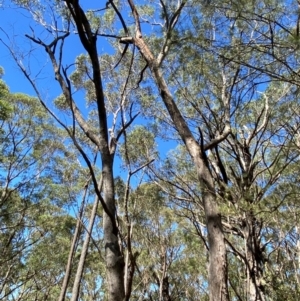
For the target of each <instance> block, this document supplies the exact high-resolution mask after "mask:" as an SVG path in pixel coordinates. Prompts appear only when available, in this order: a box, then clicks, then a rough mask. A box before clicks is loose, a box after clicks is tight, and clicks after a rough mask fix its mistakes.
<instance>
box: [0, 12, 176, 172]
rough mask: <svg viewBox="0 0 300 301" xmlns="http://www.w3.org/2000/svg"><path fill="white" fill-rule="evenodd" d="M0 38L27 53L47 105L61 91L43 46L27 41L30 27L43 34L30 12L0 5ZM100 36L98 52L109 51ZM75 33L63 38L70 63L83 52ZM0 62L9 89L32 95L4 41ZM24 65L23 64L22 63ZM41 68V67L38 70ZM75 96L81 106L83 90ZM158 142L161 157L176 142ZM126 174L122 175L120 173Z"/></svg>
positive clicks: (65, 53)
mask: <svg viewBox="0 0 300 301" xmlns="http://www.w3.org/2000/svg"><path fill="white" fill-rule="evenodd" d="M0 20H1V21H0V27H1V31H0V38H1V39H3V41H4V42H5V43H7V44H10V43H13V44H14V45H15V46H16V48H17V49H18V51H19V52H20V53H23V52H24V53H25V54H26V53H29V54H28V55H30V59H29V61H30V67H31V70H32V75H34V74H35V73H38V83H39V86H40V91H41V92H42V95H43V97H44V98H45V99H46V102H47V103H48V104H49V105H50V106H51V103H52V100H53V99H54V98H55V97H56V96H58V95H59V94H60V93H61V89H60V87H59V85H58V83H57V81H55V79H54V74H53V69H52V67H51V64H50V62H49V59H48V57H47V54H46V53H45V50H44V49H43V47H41V46H39V45H35V44H31V42H30V41H29V39H28V38H26V37H25V34H29V35H31V34H32V31H31V28H32V29H34V30H35V31H37V37H38V36H39V32H40V33H41V35H42V36H43V35H44V36H45V32H41V29H40V28H39V27H37V26H36V24H35V22H34V21H33V20H32V16H31V15H29V14H28V13H27V12H26V11H24V10H20V9H13V8H5V9H4V8H0ZM100 39H101V41H100V42H101V46H100V48H99V50H100V51H99V52H100V55H101V54H104V53H107V52H111V49H112V48H111V46H110V45H109V44H108V43H107V41H106V40H105V39H104V38H99V40H100ZM78 40H79V39H78V38H77V37H70V38H68V39H67V44H66V48H65V51H64V61H65V62H67V63H69V64H71V63H73V62H74V60H75V57H76V56H77V55H78V54H80V53H85V50H84V49H83V47H82V45H81V44H80V43H79V42H78ZM32 46H33V47H34V48H35V51H34V52H29V51H28V50H30V49H31V47H32ZM27 58H28V57H27V55H26V57H25V58H24V62H25V61H26V59H27ZM0 66H2V67H3V68H4V71H5V74H4V77H3V79H4V81H5V82H6V84H7V85H8V86H9V88H10V90H11V92H13V93H15V92H21V93H26V94H29V95H32V96H35V92H34V90H33V88H32V86H31V85H30V83H29V82H28V80H27V79H26V78H25V77H24V75H23V74H22V72H21V70H20V69H19V67H18V66H17V64H16V62H15V61H14V59H13V58H12V57H11V54H10V53H9V51H8V49H6V47H4V45H3V44H2V45H0ZM25 67H26V66H25ZM40 70H42V71H40ZM76 95H77V98H78V100H79V102H78V103H80V104H81V105H80V104H79V106H81V109H82V110H84V104H85V101H81V100H80V99H81V98H83V97H84V95H83V93H81V94H76ZM144 123H145V121H144V120H143V119H142V118H138V119H137V120H136V122H135V124H144ZM157 143H158V145H159V151H160V153H161V155H162V157H165V156H166V154H167V152H168V151H169V150H170V149H171V148H174V147H175V146H176V144H177V143H176V142H175V141H168V142H166V141H162V140H160V139H158V140H157ZM115 163H116V164H115V176H117V175H118V174H120V173H121V174H123V171H122V170H121V169H120V168H119V165H120V163H121V162H120V159H119V158H118V157H116V162H115ZM124 176H126V175H124Z"/></svg>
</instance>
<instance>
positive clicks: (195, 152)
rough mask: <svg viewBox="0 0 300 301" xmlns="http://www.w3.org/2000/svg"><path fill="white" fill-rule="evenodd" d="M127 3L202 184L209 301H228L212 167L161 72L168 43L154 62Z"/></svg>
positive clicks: (136, 39)
mask: <svg viewBox="0 0 300 301" xmlns="http://www.w3.org/2000/svg"><path fill="white" fill-rule="evenodd" d="M128 3H129V5H130V7H131V10H132V13H133V16H134V18H135V36H134V37H132V39H131V42H132V43H134V44H135V45H136V46H137V47H138V49H139V50H140V53H141V54H142V56H143V57H144V59H145V60H146V62H147V64H148V67H149V68H150V70H151V74H152V76H153V78H154V80H155V83H156V85H157V87H158V88H159V91H160V94H161V97H162V100H163V102H164V104H165V106H166V108H167V110H168V112H169V115H170V117H171V119H172V121H173V123H174V126H175V127H176V129H177V131H178V133H179V135H180V137H181V139H182V141H183V142H184V144H185V145H186V148H187V150H188V152H189V154H190V155H191V157H192V159H193V162H194V164H195V168H196V170H197V173H198V178H199V181H200V183H201V184H202V194H203V205H204V211H205V216H206V225H207V233H208V241H209V298H210V301H227V300H229V299H228V298H229V297H228V288H227V260H226V246H225V240H224V233H223V229H222V222H221V215H220V213H219V210H218V206H217V203H216V194H215V188H214V183H213V177H212V175H211V172H210V168H209V164H208V162H207V160H206V154H205V147H204V146H203V144H202V145H199V143H198V142H197V141H196V139H195V138H194V137H193V134H192V132H191V131H190V129H189V127H188V125H187V123H186V121H185V119H184V118H183V116H182V115H181V113H180V111H179V109H178V107H177V105H176V103H175V100H174V98H173V96H172V94H171V93H170V91H169V89H168V86H167V84H166V81H165V79H164V77H163V75H162V72H161V70H160V64H161V62H162V60H163V58H164V56H165V54H166V51H167V47H168V42H167V41H166V43H165V44H164V47H163V49H162V51H161V53H160V55H159V57H158V58H155V57H154V55H153V54H152V52H151V51H150V49H149V47H148V45H147V43H146V41H145V40H144V38H143V35H142V32H141V26H140V18H139V14H138V11H137V9H136V7H135V4H134V3H133V1H132V0H128ZM185 3H186V1H183V2H182V4H181V5H180V6H179V7H178V10H177V12H175V13H174V17H173V18H172V20H173V21H172V23H171V24H170V28H169V30H171V29H172V28H173V27H174V26H175V24H176V22H177V19H178V15H179V14H180V10H181V9H182V8H183V6H184V5H185ZM229 133H230V126H229V124H227V125H226V127H225V129H224V132H223V133H222V134H221V135H219V136H218V137H217V138H216V139H215V140H214V141H213V142H212V143H211V146H213V145H217V144H218V143H219V142H221V141H222V140H223V139H225V138H226V137H227V135H228V134H229Z"/></svg>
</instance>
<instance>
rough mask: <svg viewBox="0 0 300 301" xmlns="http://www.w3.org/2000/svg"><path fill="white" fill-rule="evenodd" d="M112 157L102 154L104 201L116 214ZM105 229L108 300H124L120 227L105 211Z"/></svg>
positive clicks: (113, 214) (113, 213)
mask: <svg viewBox="0 0 300 301" xmlns="http://www.w3.org/2000/svg"><path fill="white" fill-rule="evenodd" d="M112 161H113V160H112V158H110V157H108V156H107V157H105V156H102V162H103V163H102V164H103V192H104V201H105V203H106V205H107V208H108V210H109V211H110V213H111V215H112V216H115V214H116V212H115V211H116V209H115V193H114V178H113V165H112ZM103 231H104V245H105V259H106V260H105V261H106V268H107V283H108V296H109V298H108V300H109V301H122V300H124V298H125V290H124V265H125V264H124V258H123V255H122V254H121V250H120V246H119V242H118V229H117V228H116V225H115V224H114V221H112V220H111V218H110V217H109V216H108V215H107V214H106V213H105V212H104V213H103Z"/></svg>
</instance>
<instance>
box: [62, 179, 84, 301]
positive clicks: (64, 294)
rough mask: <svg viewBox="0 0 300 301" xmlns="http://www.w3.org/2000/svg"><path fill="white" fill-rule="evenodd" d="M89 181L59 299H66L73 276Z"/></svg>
mask: <svg viewBox="0 0 300 301" xmlns="http://www.w3.org/2000/svg"><path fill="white" fill-rule="evenodd" d="M89 181H90V180H88V181H87V183H86V186H85V189H84V193H83V197H82V202H81V206H80V210H79V216H78V218H77V222H76V227H75V232H74V236H73V240H72V244H71V247H70V251H69V256H68V262H67V266H66V272H65V276H64V280H63V284H62V287H61V291H60V295H59V299H58V301H64V300H65V296H66V292H67V288H68V284H69V280H70V276H71V269H72V261H73V258H74V253H75V250H76V244H77V241H78V238H79V235H80V228H81V226H82V225H81V223H82V221H81V218H82V214H83V208H84V203H85V198H86V195H87V191H88V183H89Z"/></svg>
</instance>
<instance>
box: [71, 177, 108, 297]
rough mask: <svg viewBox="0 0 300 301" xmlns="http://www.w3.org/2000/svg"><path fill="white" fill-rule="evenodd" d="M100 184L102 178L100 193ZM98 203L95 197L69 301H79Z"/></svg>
mask: <svg viewBox="0 0 300 301" xmlns="http://www.w3.org/2000/svg"><path fill="white" fill-rule="evenodd" d="M102 183H103V178H101V180H100V183H99V190H100V191H101V188H102ZM98 203H99V199H98V196H96V197H95V201H94V205H93V208H92V212H91V217H90V222H89V225H88V229H87V233H86V237H85V240H84V243H83V246H82V251H81V254H80V259H79V263H78V266H77V272H76V276H75V280H74V284H73V290H72V297H71V301H77V300H78V299H79V291H80V283H81V279H82V275H83V269H84V264H85V259H86V256H87V253H88V247H89V243H90V239H91V233H92V230H93V226H94V222H95V217H96V213H97V208H98Z"/></svg>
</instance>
